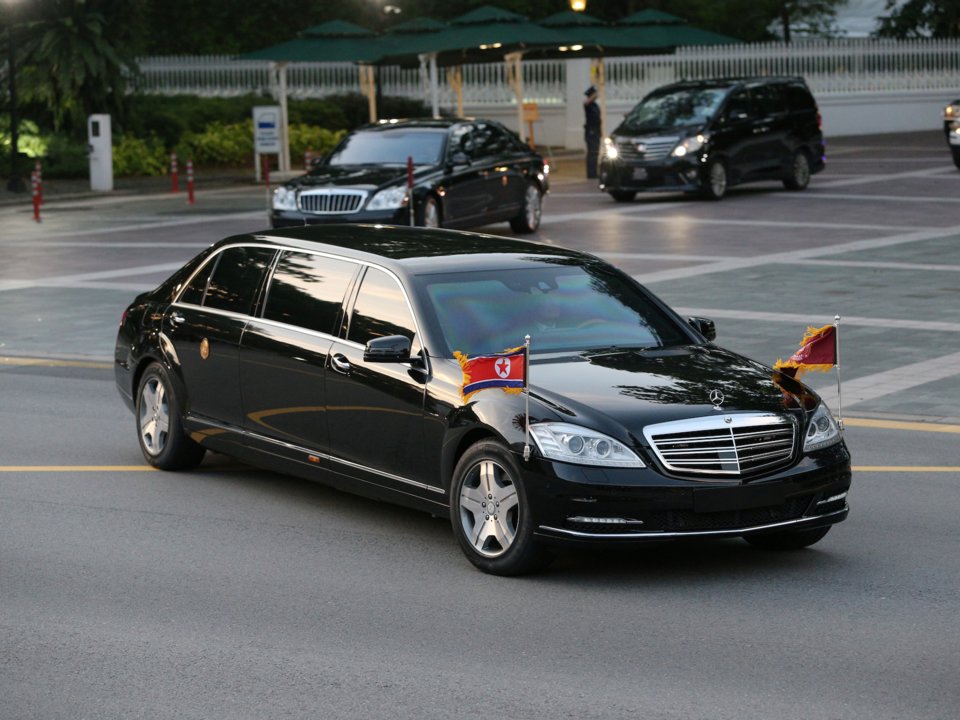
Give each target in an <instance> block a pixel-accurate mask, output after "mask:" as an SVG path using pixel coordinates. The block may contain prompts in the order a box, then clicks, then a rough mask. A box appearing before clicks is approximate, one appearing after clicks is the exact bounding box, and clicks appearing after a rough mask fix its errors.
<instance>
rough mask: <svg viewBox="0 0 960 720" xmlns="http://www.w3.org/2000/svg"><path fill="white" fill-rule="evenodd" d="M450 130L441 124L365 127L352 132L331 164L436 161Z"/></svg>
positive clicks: (425, 163)
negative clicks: (394, 128) (408, 159)
mask: <svg viewBox="0 0 960 720" xmlns="http://www.w3.org/2000/svg"><path fill="white" fill-rule="evenodd" d="M446 136H447V133H446V130H444V129H438V128H416V129H406V128H404V129H396V130H364V131H360V132H356V133H353V134H352V135H348V136H347V137H346V138H345V139H344V141H343V144H342V145H340V146H339V147H338V148H337V149H336V150H334V151H333V152H332V153H331V154H330V158H329V160H328V161H327V164H329V165H406V164H407V158H408V157H412V158H413V164H414V165H436V164H437V163H439V162H440V153H441V152H442V151H443V141H444V139H445V138H446Z"/></svg>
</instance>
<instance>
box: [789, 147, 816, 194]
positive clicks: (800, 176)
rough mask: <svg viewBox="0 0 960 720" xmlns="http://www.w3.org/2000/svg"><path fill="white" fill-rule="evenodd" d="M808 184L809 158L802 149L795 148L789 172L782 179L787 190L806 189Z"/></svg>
mask: <svg viewBox="0 0 960 720" xmlns="http://www.w3.org/2000/svg"><path fill="white" fill-rule="evenodd" d="M809 184H810V158H808V157H807V154H806V153H805V152H804V151H803V150H797V152H796V154H795V155H794V156H793V164H792V165H791V166H790V172H789V174H788V175H787V176H786V177H785V178H784V179H783V186H784V187H785V188H786V189H787V190H806V188H807V185H809Z"/></svg>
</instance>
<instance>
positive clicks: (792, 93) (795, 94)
mask: <svg viewBox="0 0 960 720" xmlns="http://www.w3.org/2000/svg"><path fill="white" fill-rule="evenodd" d="M785 90H786V94H787V105H788V106H789V107H790V110H791V111H796V110H816V109H817V103H816V101H815V100H814V99H813V95H811V94H810V91H809V90H808V89H807V88H806V87H805V86H804V85H800V84H798V83H792V84H790V85H787V86H786V88H785Z"/></svg>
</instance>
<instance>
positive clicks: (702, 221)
mask: <svg viewBox="0 0 960 720" xmlns="http://www.w3.org/2000/svg"><path fill="white" fill-rule="evenodd" d="M627 219H628V220H631V221H633V222H647V223H655V222H661V223H662V222H672V223H677V224H681V223H682V224H685V225H742V226H745V227H776V228H795V227H805V228H821V229H828V230H887V231H891V230H925V229H930V230H932V229H934V228H932V227H930V228H918V227H917V226H916V225H911V226H910V227H909V228H908V227H902V228H897V227H892V226H890V225H862V224H859V223H858V224H854V223H819V222H794V221H783V220H717V219H714V218H695V217H689V216H677V215H670V216H667V217H628V218H627Z"/></svg>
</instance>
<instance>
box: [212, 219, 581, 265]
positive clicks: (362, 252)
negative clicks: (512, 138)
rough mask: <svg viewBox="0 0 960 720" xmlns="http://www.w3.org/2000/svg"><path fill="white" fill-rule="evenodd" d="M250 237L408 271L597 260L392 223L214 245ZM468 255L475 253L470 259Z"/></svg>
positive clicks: (526, 243)
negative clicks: (507, 262)
mask: <svg viewBox="0 0 960 720" xmlns="http://www.w3.org/2000/svg"><path fill="white" fill-rule="evenodd" d="M250 242H256V243H261V244H262V243H267V244H275V245H279V246H287V247H295V248H299V249H303V250H318V251H327V252H333V253H336V254H337V255H342V256H344V257H350V258H354V259H357V260H366V261H368V262H374V263H379V264H384V265H393V266H395V267H397V268H398V269H400V268H404V269H405V270H407V271H424V270H426V271H442V270H450V269H454V268H461V267H463V265H464V264H469V265H478V266H479V265H490V266H495V265H500V264H501V262H502V261H503V260H505V259H507V258H514V259H515V258H518V257H537V258H540V257H542V258H570V259H577V260H579V261H581V262H583V261H587V262H589V261H590V260H596V258H594V257H593V256H592V255H588V254H586V253H581V252H578V251H576V250H568V249H565V248H558V247H555V246H553V245H546V244H544V243H538V242H533V241H530V240H518V239H514V238H506V237H499V236H497V235H485V234H482V233H473V232H462V231H455V230H437V229H428V228H422V227H404V226H396V225H357V224H355V225H346V224H344V225H307V226H304V227H294V228H278V229H274V230H264V231H262V232H257V233H250V234H247V235H235V236H233V237H229V238H227V239H225V240H222V241H221V242H220V243H218V245H227V244H230V245H235V244H241V243H250ZM471 258H475V262H474V261H471ZM498 259H499V260H500V261H501V262H498Z"/></svg>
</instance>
